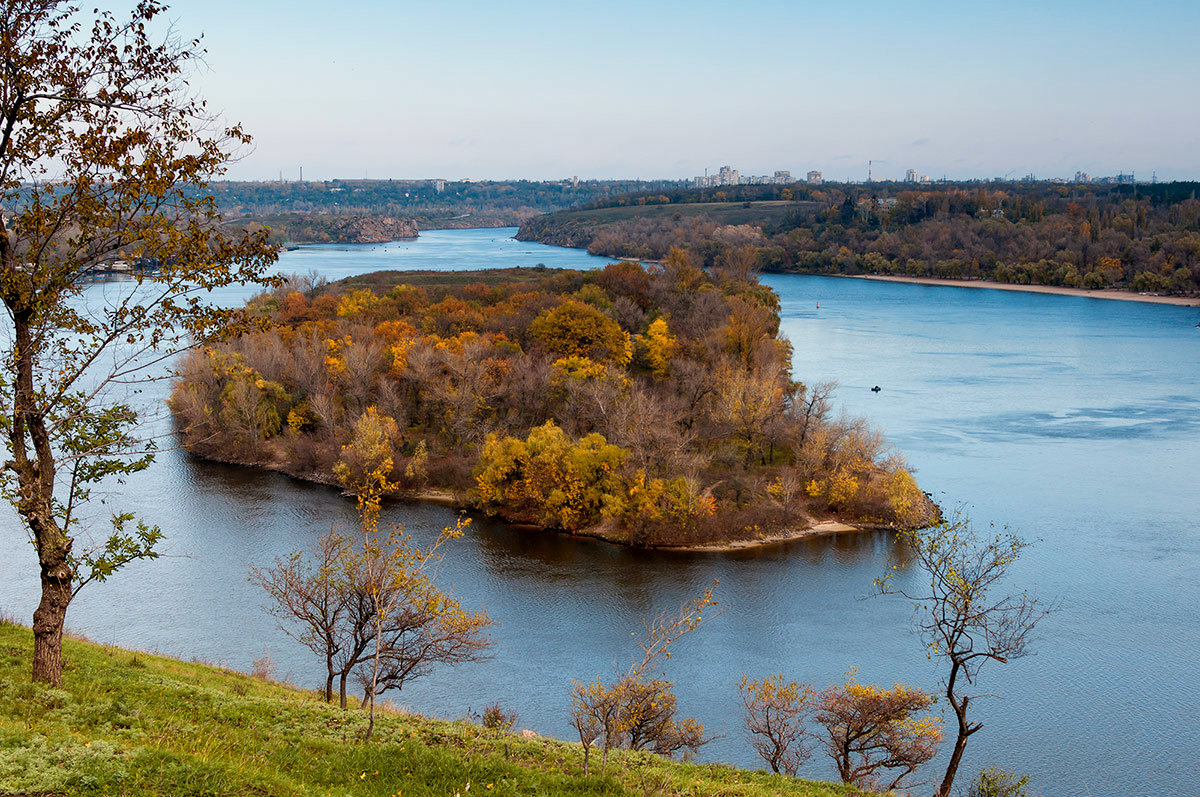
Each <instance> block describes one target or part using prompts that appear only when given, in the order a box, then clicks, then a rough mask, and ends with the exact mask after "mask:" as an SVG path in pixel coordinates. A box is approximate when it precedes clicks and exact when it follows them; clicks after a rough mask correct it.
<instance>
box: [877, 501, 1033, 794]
mask: <svg viewBox="0 0 1200 797" xmlns="http://www.w3.org/2000/svg"><path fill="white" fill-rule="evenodd" d="M903 538H904V539H905V540H906V541H907V542H908V543H909V546H910V547H911V549H912V551H913V561H915V562H916V564H917V565H918V566H919V567H920V568H921V570H922V571H923V573H922V576H921V577H920V578H918V579H915V580H914V583H913V584H912V585H911V586H910V585H907V584H901V583H898V581H897V578H896V574H897V572H898V570H896V569H893V570H892V571H891V572H890V573H888V574H887V575H886V576H884V577H883V578H881V579H879V580H878V581H877V582H876V587H877V589H878V590H879V592H880V593H882V594H895V595H901V596H903V597H905V598H907V599H908V600H910V601H912V602H913V604H914V605H915V606H916V612H917V614H916V619H915V624H916V627H917V628H918V630H919V631H920V633H921V635H922V637H923V638H924V640H925V643H926V644H927V645H928V646H929V650H930V652H931V654H932V655H936V656H940V657H942V658H944V659H945V660H946V661H947V662H948V663H949V665H950V672H949V674H948V675H947V678H946V684H945V695H946V700H947V701H948V702H949V703H950V706H951V708H952V709H953V710H954V716H955V720H956V725H957V733H956V736H955V739H954V751H953V753H952V754H951V756H950V760H949V762H948V763H947V764H946V773H945V775H944V776H943V778H942V782H941V785H940V786H939V787H938V789H937V791H936V792H935V795H936V797H949V794H950V790H951V788H952V787H953V786H954V778H955V776H956V775H957V773H958V767H959V764H960V763H961V762H962V756H963V751H964V750H965V749H966V746H967V740H968V739H969V738H970V737H971V736H972V735H973V734H975V733H976V732H977V731H979V729H980V728H982V727H983V723H981V722H979V721H971V720H969V719H968V710H969V708H970V706H971V704H972V701H973V700H975V699H976V698H977V697H980V696H981V695H979V694H971V693H970V692H969V691H968V690H970V689H971V688H972V687H974V686H976V680H977V678H978V677H979V673H980V670H981V669H982V667H983V665H985V664H986V663H987V662H989V661H995V662H999V663H1002V664H1003V663H1005V662H1008V661H1011V660H1012V659H1015V658H1019V657H1021V656H1024V655H1026V654H1027V653H1028V652H1029V644H1030V641H1031V639H1032V636H1033V630H1034V628H1035V627H1036V626H1037V624H1038V623H1039V622H1040V621H1041V620H1042V618H1044V617H1045V616H1046V615H1047V614H1049V613H1050V612H1051V611H1053V607H1047V606H1046V605H1044V604H1043V603H1041V602H1040V601H1039V600H1038V599H1037V598H1036V597H1031V596H1029V595H1028V594H1026V593H1024V592H1016V591H1012V590H1011V588H1010V587H1009V586H1008V585H1007V583H1006V582H1007V581H1008V578H1009V570H1010V568H1011V567H1012V565H1013V563H1014V562H1015V561H1016V560H1017V558H1018V557H1019V556H1020V555H1021V552H1022V551H1023V550H1024V549H1025V548H1026V546H1027V545H1028V543H1026V542H1025V541H1024V540H1022V539H1020V538H1019V537H1016V536H1014V535H1012V534H1009V533H1007V532H1001V533H998V534H995V535H994V536H992V537H987V538H985V537H980V536H979V534H977V533H976V532H975V530H974V529H972V528H971V525H970V521H969V520H967V519H966V518H959V519H957V520H955V521H953V522H946V523H942V524H940V525H938V526H934V527H933V528H930V529H925V530H922V531H914V532H907V533H905V534H904V535H903Z"/></svg>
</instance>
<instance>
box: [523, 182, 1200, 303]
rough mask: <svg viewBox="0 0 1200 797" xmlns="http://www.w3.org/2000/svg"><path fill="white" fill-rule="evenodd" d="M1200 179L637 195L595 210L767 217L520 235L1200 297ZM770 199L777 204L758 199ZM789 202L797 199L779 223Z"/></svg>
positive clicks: (850, 269) (809, 268)
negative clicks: (749, 212)
mask: <svg viewBox="0 0 1200 797" xmlns="http://www.w3.org/2000/svg"><path fill="white" fill-rule="evenodd" d="M1197 188H1200V184H1197V183H1169V184H1163V185H1118V186H1108V185H1071V186H1066V185H1049V184H1018V183H1014V184H1003V185H999V186H996V185H969V184H949V185H936V186H931V187H924V186H922V187H920V188H913V187H910V186H906V185H904V184H895V183H893V184H875V185H867V186H849V185H839V186H821V187H817V186H800V185H797V186H793V187H788V188H781V187H778V186H730V187H728V188H727V189H725V190H723V191H720V190H716V189H704V190H702V191H698V192H678V193H676V194H674V195H672V194H662V195H658V194H651V195H634V196H631V197H626V198H619V199H617V200H606V201H604V202H596V203H592V206H593V207H615V206H618V205H617V204H614V203H619V202H622V201H623V202H624V205H623V206H630V205H633V206H636V205H639V204H640V205H648V206H655V208H656V210H661V208H660V207H657V206H659V205H662V204H664V201H663V200H666V203H667V204H676V205H688V206H693V205H696V204H705V203H711V205H712V206H713V207H717V206H720V205H722V204H723V203H724V204H727V203H730V202H743V203H749V204H748V207H761V209H762V213H761V218H760V219H759V220H757V221H751V222H749V223H746V224H742V225H729V224H722V223H720V221H719V220H717V219H712V218H706V217H705V215H704V214H698V215H697V214H694V213H688V214H675V215H664V214H662V213H655V214H653V215H646V216H644V217H634V218H622V219H610V220H606V221H600V220H589V219H588V218H587V217H586V215H584V214H579V213H577V212H574V211H563V212H559V213H553V214H548V215H546V216H542V217H539V218H537V219H532V220H530V221H529V222H527V223H526V224H525V225H524V227H523V228H522V231H521V233H520V237H521V238H523V239H528V240H540V241H543V242H546V243H556V244H560V245H567V246H583V247H586V248H588V249H589V251H592V252H594V253H596V254H605V255H611V256H616V257H637V258H646V259H657V258H660V257H662V256H664V255H665V254H666V252H668V251H669V250H670V248H671V247H673V246H677V247H683V248H686V249H688V250H689V251H692V252H694V253H695V254H696V255H697V256H698V257H700V258H701V259H702V261H703V262H704V264H705V265H706V266H712V265H715V264H718V263H719V262H721V260H722V259H724V258H728V257H730V256H732V252H733V250H737V249H744V250H745V252H744V253H742V254H740V255H738V256H744V257H748V258H751V259H752V260H753V261H754V263H755V265H756V266H757V267H758V268H761V269H766V270H772V271H801V272H807V273H819V274H891V275H906V276H921V277H942V278H950V279H987V280H993V281H996V282H1004V283H1012V284H1033V285H1054V286H1063V287H1073V288H1092V289H1096V288H1116V289H1124V290H1131V291H1138V292H1145V293H1161V294H1184V295H1194V294H1196V293H1197V292H1198V291H1200V200H1197V198H1196V190H1197ZM766 200H773V204H772V206H771V207H770V208H769V210H770V212H768V207H767V206H766V205H763V206H757V205H754V203H755V202H760V201H766ZM779 202H788V203H792V204H794V205H795V209H794V211H793V212H791V213H790V214H785V215H783V216H782V217H780V214H779V207H778V203H779Z"/></svg>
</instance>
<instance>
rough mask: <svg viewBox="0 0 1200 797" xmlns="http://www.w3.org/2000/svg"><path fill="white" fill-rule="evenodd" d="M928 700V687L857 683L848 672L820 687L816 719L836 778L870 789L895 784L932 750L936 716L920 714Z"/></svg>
mask: <svg viewBox="0 0 1200 797" xmlns="http://www.w3.org/2000/svg"><path fill="white" fill-rule="evenodd" d="M933 702H934V700H933V696H932V695H930V694H929V693H928V692H925V691H923V690H921V689H916V688H913V687H911V686H906V685H905V684H895V685H893V686H892V688H891V689H885V688H883V687H879V686H874V685H871V684H860V683H858V682H857V681H856V680H855V677H854V673H853V671H851V673H850V674H849V676H848V677H847V678H846V682H845V683H844V684H840V685H837V686H831V687H829V688H828V689H826V690H824V691H823V692H821V694H820V697H819V698H818V707H817V712H816V720H817V722H818V723H819V724H820V725H821V726H822V727H823V728H824V729H825V734H824V736H823V737H822V744H823V746H824V748H825V752H826V753H827V754H828V755H829V757H830V758H832V759H833V762H834V764H835V765H836V766H837V770H838V775H839V777H841V779H842V781H843V782H844V783H849V784H852V785H854V786H857V787H859V788H862V789H870V790H872V791H882V792H891V791H894V790H895V789H897V788H899V787H900V786H901V785H902V784H903V781H904V779H905V778H907V777H908V776H909V775H911V774H912V773H913V772H915V771H916V769H917V767H919V766H921V765H922V764H924V763H926V762H927V761H929V760H930V759H932V758H933V757H934V756H935V755H937V750H938V745H939V744H940V743H941V741H942V722H941V719H939V718H937V717H931V716H921V714H922V712H924V711H925V710H927V709H928V708H929V707H930V706H932V705H933ZM885 772H886V773H887V774H886V775H885V774H884V773H885ZM889 778H890V780H889Z"/></svg>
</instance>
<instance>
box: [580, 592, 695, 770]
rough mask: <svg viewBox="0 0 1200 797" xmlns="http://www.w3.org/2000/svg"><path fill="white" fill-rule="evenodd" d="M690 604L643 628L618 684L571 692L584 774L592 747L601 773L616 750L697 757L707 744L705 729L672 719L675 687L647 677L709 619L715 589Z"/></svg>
mask: <svg viewBox="0 0 1200 797" xmlns="http://www.w3.org/2000/svg"><path fill="white" fill-rule="evenodd" d="M714 587H716V582H714V583H713V586H712V587H709V588H708V589H707V590H705V591H704V594H703V595H701V596H700V597H698V598H696V599H694V600H691V601H688V602H687V603H685V604H684V605H683V606H681V607H680V608H679V611H678V612H675V613H666V614H659V615H657V616H655V617H654V618H653V619H651V620H648V621H647V622H646V633H645V635H644V636H643V637H642V639H641V640H640V641H639V642H638V648H639V650H640V652H641V657H640V658H636V657H635V658H634V660H633V661H632V662H631V663H630V666H629V669H627V670H626V671H625V672H624V673H621V674H620V675H619V676H618V677H617V680H616V681H614V682H613V683H611V684H606V683H604V681H602V680H601V679H600V678H596V679H595V680H594V681H592V682H591V683H590V684H584V683H580V682H579V681H576V682H575V684H574V687H573V689H572V690H571V725H572V727H574V728H575V730H576V732H577V733H578V734H579V741H580V743H582V744H583V774H584V775H587V774H588V766H589V759H590V757H591V755H590V754H591V748H592V744H593V743H595V742H597V741H599V743H600V749H601V754H602V759H601V765H600V768H601V772H603V771H604V769H605V768H606V767H607V766H608V752H609V750H611V749H612V748H614V747H625V748H627V749H630V750H651V751H653V752H655V753H658V754H660V755H666V756H669V755H673V754H675V753H677V752H679V751H680V750H688V751H691V752H695V751H696V750H698V749H700V747H701V745H703V744H705V742H706V740H705V739H704V726H703V725H701V724H700V723H698V722H696V720H694V719H692V718H691V717H685V718H679V719H677V718H676V714H677V704H676V699H675V693H674V692H673V691H672V687H673V684H672V683H671V682H670V681H668V680H665V679H662V678H653V677H651V676H650V670H651V669H652V668H653V667H654V665H655V663H656V662H657V661H658V660H660V659H662V658H668V659H669V658H670V657H671V653H670V650H669V648H670V646H671V645H672V644H673V643H674V642H675V641H676V640H678V639H679V638H680V637H681V636H683V635H684V634H688V633H690V632H692V631H694V630H696V629H697V628H699V627H700V626H701V625H702V624H703V623H704V622H705V621H707V620H709V619H711V617H712V616H711V614H710V616H709V617H707V618H706V617H705V616H704V611H705V609H707V608H709V607H710V606H713V605H715V604H716V601H715V600H713V594H712V593H713V588H714Z"/></svg>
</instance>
